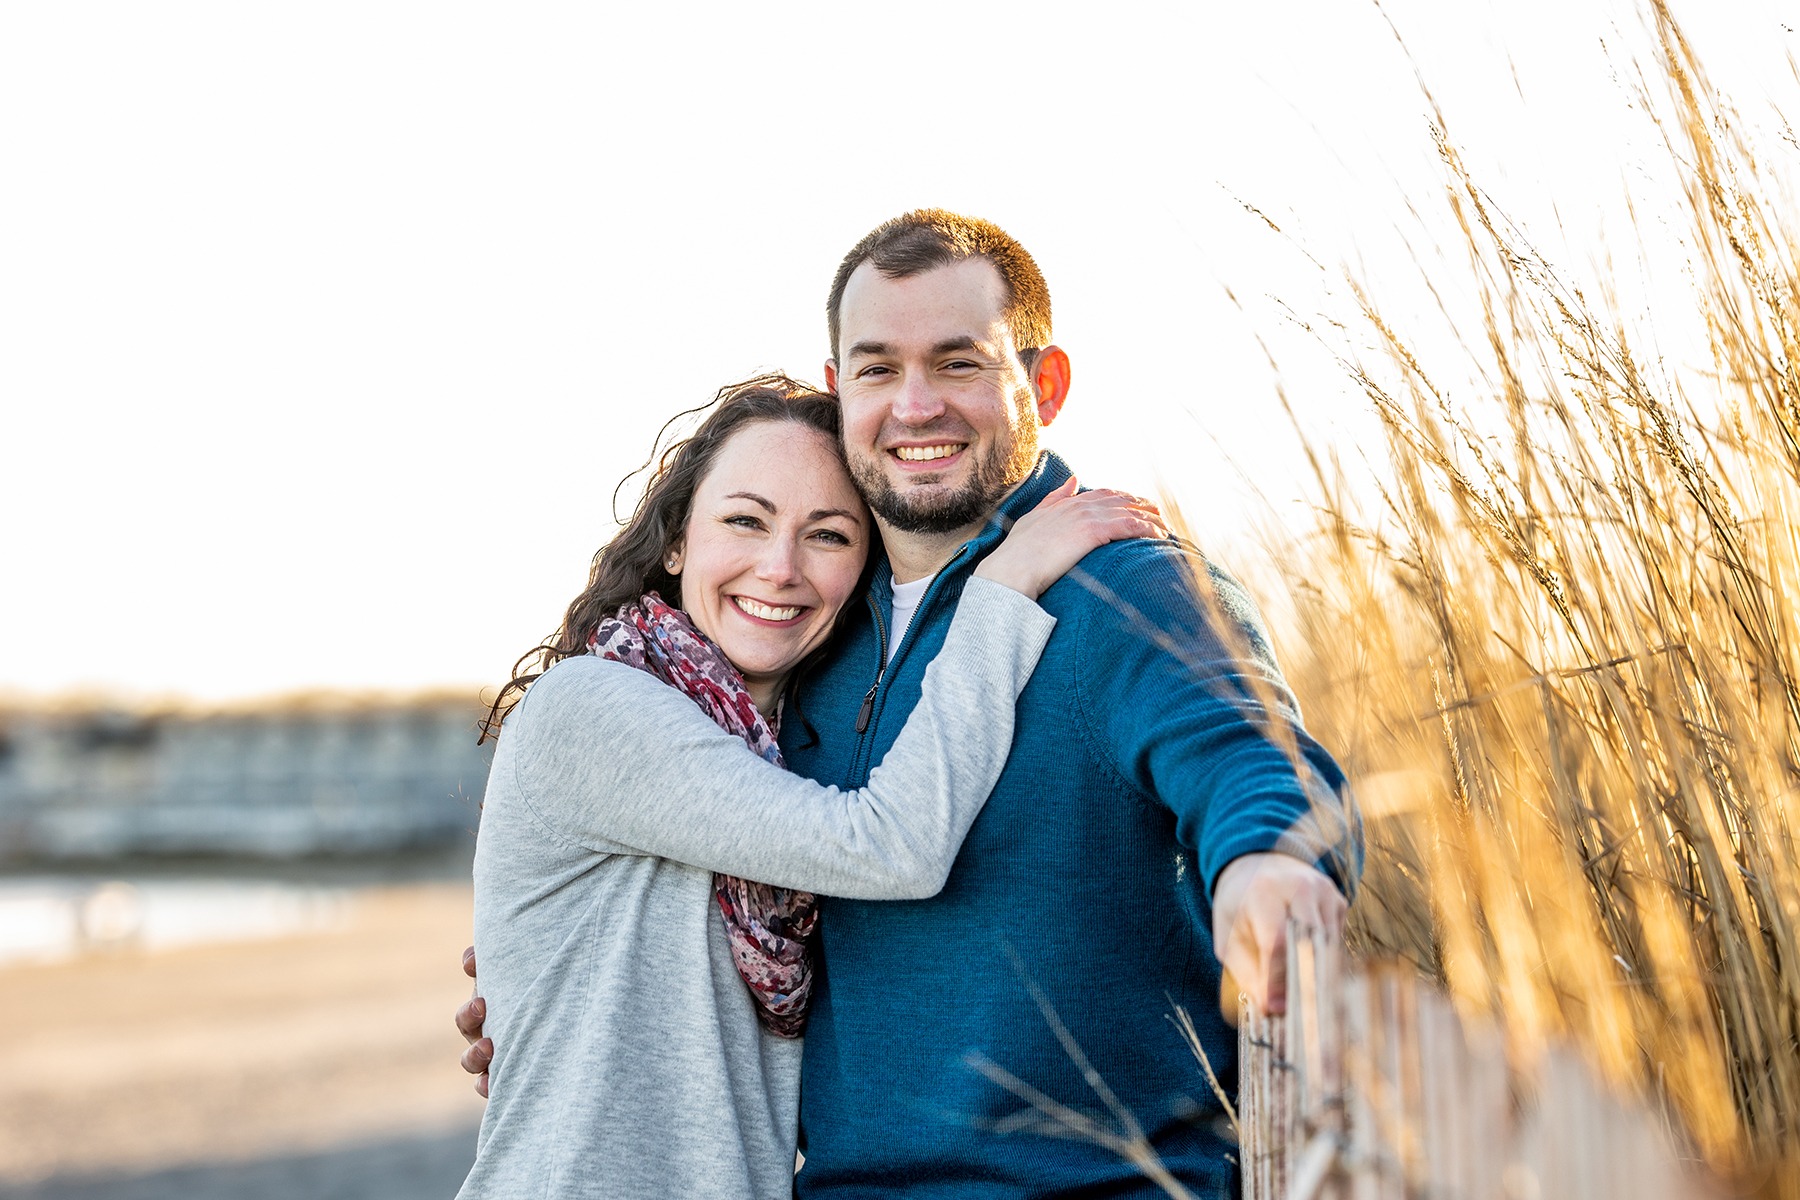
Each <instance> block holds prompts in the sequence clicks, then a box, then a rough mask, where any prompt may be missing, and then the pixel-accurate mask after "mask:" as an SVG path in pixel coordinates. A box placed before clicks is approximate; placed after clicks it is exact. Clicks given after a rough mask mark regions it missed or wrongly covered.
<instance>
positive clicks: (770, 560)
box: [756, 537, 800, 587]
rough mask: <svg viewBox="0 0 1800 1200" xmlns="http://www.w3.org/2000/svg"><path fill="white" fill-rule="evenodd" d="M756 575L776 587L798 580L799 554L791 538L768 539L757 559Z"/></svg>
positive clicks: (785, 585)
mask: <svg viewBox="0 0 1800 1200" xmlns="http://www.w3.org/2000/svg"><path fill="white" fill-rule="evenodd" d="M756 577H757V578H758V579H760V580H762V581H763V582H764V583H767V584H771V585H773V586H776V587H787V586H788V585H790V584H795V583H798V582H800V555H799V551H798V547H796V546H795V545H794V542H793V540H792V539H791V538H785V537H773V538H770V539H769V541H768V544H767V545H765V546H764V547H763V552H762V556H761V557H760V558H759V559H757V563H756Z"/></svg>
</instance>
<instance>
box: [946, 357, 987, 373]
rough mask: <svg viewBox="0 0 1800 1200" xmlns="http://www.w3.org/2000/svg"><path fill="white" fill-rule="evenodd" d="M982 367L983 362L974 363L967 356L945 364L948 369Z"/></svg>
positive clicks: (962, 369)
mask: <svg viewBox="0 0 1800 1200" xmlns="http://www.w3.org/2000/svg"><path fill="white" fill-rule="evenodd" d="M980 369H981V364H979V363H972V362H970V361H969V360H968V359H966V358H959V359H955V360H953V361H951V362H947V363H945V364H944V370H946V371H979V370H980Z"/></svg>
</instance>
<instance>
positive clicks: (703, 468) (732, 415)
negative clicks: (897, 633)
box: [480, 374, 874, 741]
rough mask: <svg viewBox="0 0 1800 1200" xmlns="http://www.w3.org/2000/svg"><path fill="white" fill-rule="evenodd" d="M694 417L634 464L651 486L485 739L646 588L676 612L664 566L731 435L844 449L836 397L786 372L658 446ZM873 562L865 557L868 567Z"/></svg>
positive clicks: (498, 708) (488, 723)
mask: <svg viewBox="0 0 1800 1200" xmlns="http://www.w3.org/2000/svg"><path fill="white" fill-rule="evenodd" d="M709 410H710V411H709ZM699 413H707V416H706V419H705V420H703V421H701V422H700V425H699V427H698V428H697V429H695V430H694V432H693V433H691V434H689V435H688V436H687V437H685V438H680V439H678V440H676V441H673V442H670V443H669V444H668V445H667V446H666V447H664V449H663V451H662V453H661V454H660V455H659V454H657V453H656V452H655V451H652V452H651V456H650V460H649V461H648V462H646V463H645V464H644V466H643V467H641V468H639V471H642V470H649V471H650V472H651V474H650V483H649V486H648V487H646V488H645V489H644V495H643V498H642V499H641V500H639V501H638V504H637V508H636V509H635V510H634V511H633V512H632V514H631V520H630V521H628V522H626V524H625V528H623V529H622V530H620V531H619V534H618V536H617V537H615V538H613V540H612V541H610V542H608V543H607V544H606V545H604V546H602V547H601V548H600V551H599V553H597V554H595V555H594V565H593V567H592V569H591V570H590V571H589V572H588V583H587V587H585V588H583V589H582V592H581V594H580V595H579V596H577V597H575V600H574V602H573V603H571V604H570V605H569V611H568V612H567V613H566V614H564V616H563V621H562V627H561V628H560V629H558V630H557V631H556V633H555V635H554V636H552V637H551V638H550V639H549V640H548V641H546V642H544V643H543V644H541V645H538V646H534V647H532V648H531V649H530V650H528V651H526V652H525V653H524V654H523V655H521V656H520V657H519V661H518V662H516V663H514V664H513V669H512V678H511V679H510V680H508V681H507V684H506V686H505V687H503V688H501V689H500V694H499V695H498V696H496V697H495V698H494V703H493V705H492V706H491V707H490V708H489V709H488V714H487V716H486V717H484V718H482V721H481V739H480V740H481V741H486V740H487V739H488V738H490V737H496V736H498V735H499V733H500V726H501V725H502V724H504V723H505V721H506V717H507V714H508V713H510V712H512V710H513V707H514V706H515V705H517V704H518V703H519V701H520V700H521V699H523V698H524V695H525V689H526V688H528V687H530V686H531V684H532V682H533V681H534V680H536V679H537V678H538V676H540V675H542V674H543V673H544V672H545V671H548V670H549V669H550V668H551V667H552V666H553V665H555V664H556V663H558V662H561V661H562V660H563V659H565V658H569V657H572V656H574V655H577V654H586V653H587V643H588V638H589V637H590V636H591V635H592V634H593V632H594V628H595V626H597V625H598V624H599V623H600V621H601V620H602V619H604V618H606V617H609V616H611V615H612V614H613V613H615V612H617V611H618V610H619V608H620V606H622V605H626V604H634V603H636V602H637V600H638V599H639V597H641V596H643V595H644V593H645V592H658V593H660V594H661V595H662V597H663V599H664V600H666V601H667V602H668V603H670V604H672V605H674V606H675V607H677V608H680V607H681V579H680V577H679V576H676V575H671V574H669V571H668V568H667V567H666V566H665V565H664V564H665V562H666V560H667V558H668V554H669V551H670V550H671V549H673V548H674V546H675V544H676V543H677V542H678V541H679V540H680V538H681V535H682V531H683V530H685V529H686V528H687V522H688V516H689V513H690V512H691V511H692V509H693V505H694V490H695V489H696V488H697V487H699V485H700V481H701V480H702V479H704V478H705V477H706V473H707V472H708V471H709V470H711V469H712V464H713V460H714V459H716V458H717V457H718V455H719V450H720V448H721V447H723V446H724V445H725V443H726V442H727V441H729V440H730V439H731V435H732V434H734V433H736V432H737V431H738V430H740V429H742V428H743V427H744V426H746V425H749V424H752V423H753V422H756V421H793V422H795V423H796V424H800V425H805V426H808V427H809V428H812V429H816V430H818V431H819V432H820V433H823V434H825V435H826V436H827V437H829V438H830V439H831V444H832V446H833V447H837V448H839V452H840V453H841V452H842V451H841V446H842V441H841V438H840V430H841V429H842V423H841V418H840V416H839V413H838V400H837V397H836V396H833V395H831V394H830V393H829V392H821V391H819V390H818V389H817V388H814V387H812V386H811V385H809V384H805V383H801V382H800V381H799V380H796V379H790V378H789V377H788V376H786V375H782V374H769V375H758V376H757V377H756V378H754V379H746V380H744V381H743V382H742V383H734V384H731V385H730V386H728V387H724V388H721V389H719V394H718V395H717V396H715V397H714V398H713V399H712V401H711V402H710V403H708V404H703V405H701V406H699V407H698V408H691V409H688V410H687V411H686V412H681V413H677V414H676V415H675V416H674V417H672V418H671V419H670V420H669V422H668V424H666V425H664V426H663V427H662V431H661V432H660V433H658V434H657V437H656V443H657V445H659V446H661V445H663V443H664V439H666V438H668V437H669V435H670V433H671V431H673V430H675V429H676V428H678V427H679V426H681V425H682V424H684V423H685V422H686V421H687V420H688V419H690V418H692V417H694V416H695V415H697V414H699ZM639 471H633V472H632V473H631V475H627V476H626V477H625V478H624V479H623V480H621V481H620V483H619V486H618V488H616V489H614V491H613V505H614V511H617V507H618V500H619V493H620V492H621V491H623V490H624V488H625V485H626V484H628V483H629V482H631V479H632V477H633V476H635V475H637V474H638V473H639ZM873 558H874V555H873V554H871V555H870V559H871V561H872V560H873Z"/></svg>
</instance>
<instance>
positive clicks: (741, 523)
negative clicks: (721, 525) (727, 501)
mask: <svg viewBox="0 0 1800 1200" xmlns="http://www.w3.org/2000/svg"><path fill="white" fill-rule="evenodd" d="M725 523H726V524H727V525H734V526H736V527H737V528H739V529H761V528H762V522H761V521H759V520H758V519H757V518H755V517H752V516H749V515H747V514H746V515H741V516H736V517H726V518H725Z"/></svg>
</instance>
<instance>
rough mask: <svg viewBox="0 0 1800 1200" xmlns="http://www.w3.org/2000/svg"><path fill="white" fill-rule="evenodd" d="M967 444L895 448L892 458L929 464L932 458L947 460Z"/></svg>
mask: <svg viewBox="0 0 1800 1200" xmlns="http://www.w3.org/2000/svg"><path fill="white" fill-rule="evenodd" d="M967 444H968V443H966V442H958V443H954V444H952V445H949V446H895V447H894V456H895V457H896V458H899V459H901V460H903V461H905V462H930V461H931V460H932V459H934V458H949V457H950V456H951V455H952V454H955V453H956V452H957V451H958V450H961V449H962V448H963V447H964V446H965V445H967Z"/></svg>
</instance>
